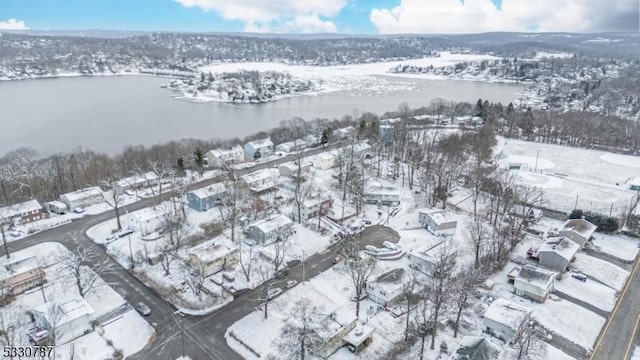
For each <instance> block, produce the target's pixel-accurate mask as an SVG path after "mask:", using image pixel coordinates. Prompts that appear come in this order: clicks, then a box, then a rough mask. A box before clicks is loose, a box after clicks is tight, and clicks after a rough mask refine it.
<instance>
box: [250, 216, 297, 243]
mask: <svg viewBox="0 0 640 360" xmlns="http://www.w3.org/2000/svg"><path fill="white" fill-rule="evenodd" d="M292 227H293V221H291V219H289V218H288V217H286V216H284V215H276V216H274V217H271V218H268V219H264V220H259V221H256V222H254V223H251V224H249V229H248V232H249V237H250V238H252V239H254V240H256V241H258V242H261V243H263V244H265V243H271V242H273V241H276V240H277V239H278V237H286V236H288V235H290V234H291V232H292V230H291V228H292Z"/></svg>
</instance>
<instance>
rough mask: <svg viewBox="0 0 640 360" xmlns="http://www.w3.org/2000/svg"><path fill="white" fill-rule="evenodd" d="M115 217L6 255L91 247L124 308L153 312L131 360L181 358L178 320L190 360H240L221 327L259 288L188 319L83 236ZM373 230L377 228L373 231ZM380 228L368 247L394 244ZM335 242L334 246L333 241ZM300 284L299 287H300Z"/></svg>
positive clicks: (249, 307)
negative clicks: (47, 247) (148, 339)
mask: <svg viewBox="0 0 640 360" xmlns="http://www.w3.org/2000/svg"><path fill="white" fill-rule="evenodd" d="M339 145H340V144H333V145H331V146H327V147H324V148H317V149H313V150H311V151H307V152H306V155H312V154H316V153H319V152H323V151H328V150H330V149H332V148H335V147H337V146H339ZM293 158H294V157H293V156H288V157H282V158H280V159H276V160H273V161H270V162H265V163H261V164H258V165H256V166H254V167H252V168H249V169H243V170H240V171H239V173H240V174H241V175H243V174H246V173H249V172H252V171H256V170H259V169H263V168H267V167H271V166H274V165H277V164H281V163H284V162H287V161H292V160H293ZM220 180H221V179H220V178H214V179H209V180H205V181H202V182H198V183H195V184H193V185H192V186H191V187H190V188H192V189H193V188H200V187H204V186H207V185H209V184H212V183H215V182H219V181H220ZM169 196H170V195H169V194H163V195H162V196H161V197H162V199H168V198H169ZM153 202H154V199H144V200H141V201H139V202H137V203H134V204H130V205H127V206H125V207H123V208H122V209H121V213H124V208H126V210H127V211H128V212H133V211H136V210H139V209H142V208H145V207H149V206H152V205H153ZM113 217H115V212H114V211H113V210H111V211H107V212H104V213H102V214H99V215H95V216H86V217H84V218H82V219H79V220H75V221H73V222H71V223H69V224H65V225H62V226H60V227H57V228H53V229H49V230H46V231H43V232H40V233H36V234H34V235H31V236H28V237H25V238H23V239H20V240H16V241H13V242H11V243H9V251H10V252H15V251H19V250H21V249H25V248H27V247H30V246H34V245H37V244H40V243H43V242H58V243H60V244H62V245H64V246H65V247H66V248H67V249H69V250H71V251H74V250H75V249H77V248H78V247H84V248H91V247H93V248H95V250H96V253H97V254H98V255H99V256H100V257H101V258H106V259H107V260H108V261H109V263H110V264H111V268H112V271H110V272H109V273H107V274H100V275H101V277H102V278H103V279H104V280H105V281H106V282H107V283H108V284H109V285H111V286H112V287H113V288H114V289H115V290H116V291H117V292H118V293H120V295H122V296H123V297H124V298H125V299H126V300H127V302H128V303H129V304H131V305H132V306H135V304H137V303H138V302H144V303H146V304H147V305H149V307H150V308H151V309H152V312H151V315H149V316H148V317H147V320H148V321H149V323H151V325H153V327H154V328H155V330H156V338H155V340H154V341H153V342H152V343H151V344H149V345H147V347H146V348H145V349H143V350H142V351H141V352H140V353H138V354H136V355H134V356H132V357H131V358H132V359H153V360H157V359H169V360H171V359H175V358H177V357H179V356H181V355H182V348H183V346H182V344H183V341H182V339H183V336H182V332H181V331H180V324H179V323H180V321H182V322H183V327H184V329H185V331H184V352H185V353H186V355H188V356H190V357H191V358H192V359H220V360H226V359H240V358H241V357H240V356H239V355H238V354H236V353H235V352H234V351H233V350H232V349H231V348H230V347H229V346H228V345H227V343H226V340H225V338H224V334H225V332H226V329H227V328H228V327H229V326H231V324H233V323H234V322H236V321H237V320H239V319H241V318H242V317H244V316H246V315H247V314H249V313H250V312H252V311H255V308H256V306H258V305H259V303H260V300H259V299H260V295H261V294H262V292H263V290H262V287H258V288H256V289H253V290H252V291H249V292H247V293H245V294H243V295H241V296H239V297H238V298H236V300H235V301H233V302H232V303H230V304H228V305H227V306H225V307H223V308H221V309H219V310H217V311H215V312H214V313H212V314H209V315H206V316H187V315H180V314H176V313H175V312H176V310H175V309H174V308H173V306H171V305H169V304H167V303H166V302H165V301H164V300H163V299H162V298H161V297H160V296H159V295H158V294H156V293H155V291H153V290H151V289H149V288H148V287H146V286H145V285H144V284H143V283H142V282H140V280H138V279H137V278H136V277H134V276H133V275H132V274H130V273H129V271H128V270H127V269H124V268H123V267H122V266H121V265H120V264H119V263H117V262H116V261H115V260H113V259H112V258H111V257H109V256H108V255H107V253H106V251H105V248H104V247H103V246H100V245H97V244H95V243H94V242H93V241H92V240H91V239H90V238H89V237H88V236H87V235H86V232H87V230H89V229H90V228H91V227H93V226H95V225H97V224H100V223H102V222H104V221H107V220H109V219H111V218H113ZM376 229H377V230H376ZM378 230H379V228H377V227H376V228H373V229H372V230H369V231H367V232H366V233H365V235H367V234H374V235H376V236H371V240H372V242H373V243H379V244H381V243H382V242H383V241H384V240H391V241H393V242H396V241H397V234H396V238H394V237H393V234H391V233H389V232H388V231H378ZM336 244H337V243H336ZM336 244H334V246H332V247H331V248H330V249H328V250H326V251H324V252H323V253H320V254H316V255H314V256H310V257H308V258H307V260H306V261H305V266H306V269H305V273H306V274H305V275H306V278H307V279H310V278H312V277H314V276H316V275H317V274H319V273H320V272H322V271H325V270H327V269H328V268H330V267H331V266H333V263H332V261H333V259H334V258H335V257H336V254H337V251H338V247H337V246H335V245H336ZM4 255H5V252H4V251H3V250H2V251H0V256H4ZM302 274H303V270H302V264H297V265H296V266H294V267H292V268H291V269H290V274H289V276H288V277H287V278H286V279H282V280H280V281H279V282H282V283H285V282H286V281H287V280H291V279H293V280H297V281H298V282H302ZM299 286H301V285H299Z"/></svg>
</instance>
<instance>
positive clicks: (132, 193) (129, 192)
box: [124, 190, 136, 196]
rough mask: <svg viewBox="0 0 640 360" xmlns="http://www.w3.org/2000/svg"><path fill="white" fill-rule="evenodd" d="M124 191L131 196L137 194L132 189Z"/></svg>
mask: <svg viewBox="0 0 640 360" xmlns="http://www.w3.org/2000/svg"><path fill="white" fill-rule="evenodd" d="M124 193H125V194H127V195H129V196H135V195H136V193H134V192H133V191H131V190H125V191H124Z"/></svg>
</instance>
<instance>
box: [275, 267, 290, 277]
mask: <svg viewBox="0 0 640 360" xmlns="http://www.w3.org/2000/svg"><path fill="white" fill-rule="evenodd" d="M287 275H289V269H287V268H284V269H280V270H278V271H276V273H275V274H274V275H273V277H274V278H276V279H282V278H284V277H285V276H287Z"/></svg>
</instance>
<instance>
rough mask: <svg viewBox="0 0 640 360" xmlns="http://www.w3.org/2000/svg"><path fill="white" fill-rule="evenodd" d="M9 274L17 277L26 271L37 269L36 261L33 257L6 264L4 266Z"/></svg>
mask: <svg viewBox="0 0 640 360" xmlns="http://www.w3.org/2000/svg"><path fill="white" fill-rule="evenodd" d="M4 267H5V269H7V272H9V274H10V275H17V274H21V273H24V272H27V271H31V270H33V269H36V268H39V267H40V265H38V260H37V259H36V257H35V256H31V257H28V258H25V259H22V260H18V261H15V262H12V263H11V264H7V265H5V266H4Z"/></svg>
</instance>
